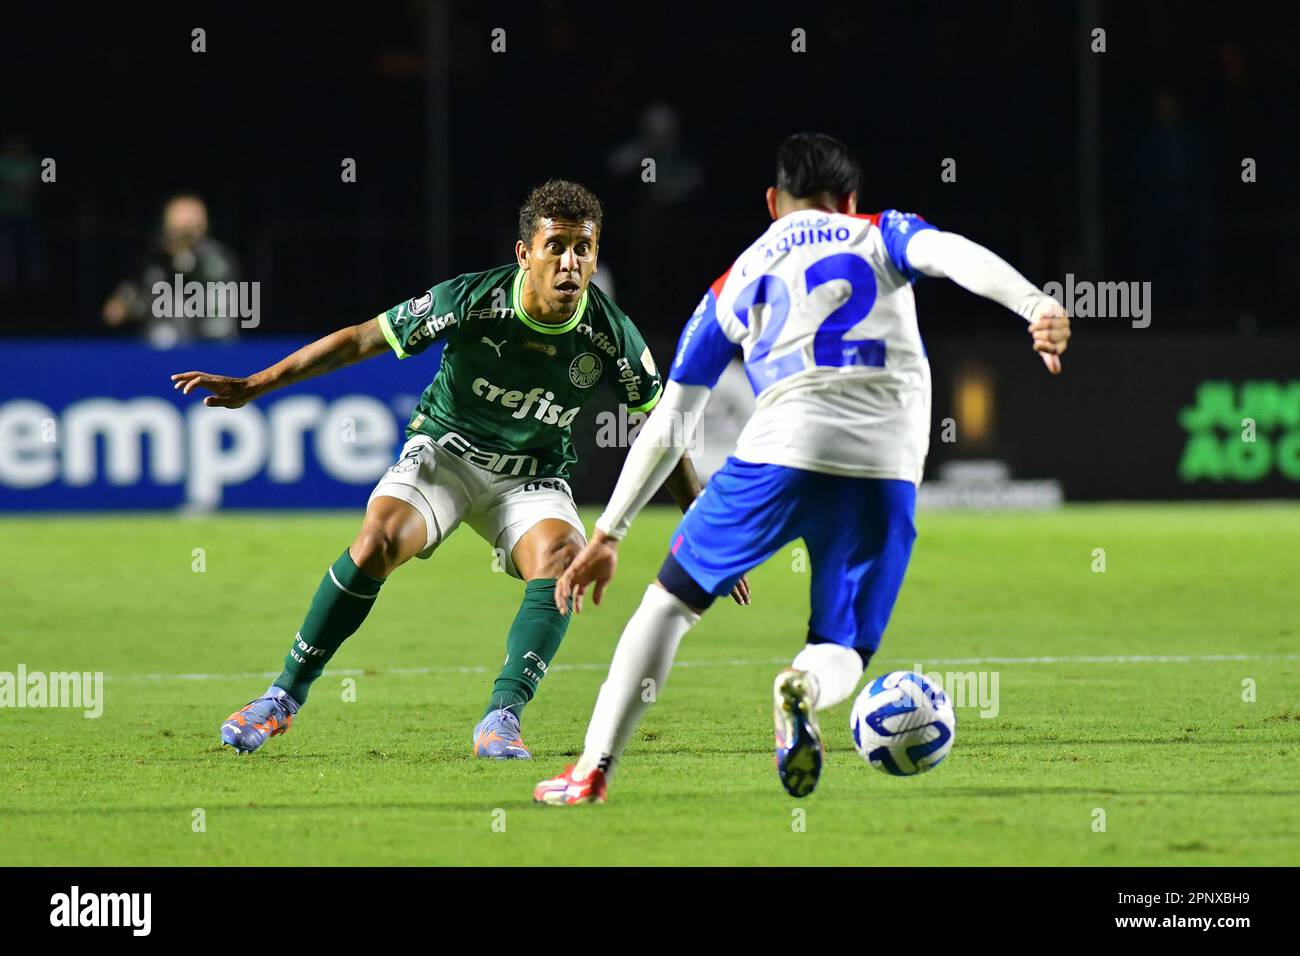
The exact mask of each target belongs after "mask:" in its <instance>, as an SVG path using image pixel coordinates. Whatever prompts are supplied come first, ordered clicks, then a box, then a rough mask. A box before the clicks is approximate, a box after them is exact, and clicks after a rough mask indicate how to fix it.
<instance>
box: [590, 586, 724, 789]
mask: <svg viewBox="0 0 1300 956" xmlns="http://www.w3.org/2000/svg"><path fill="white" fill-rule="evenodd" d="M699 619H700V616H699V615H698V614H696V613H695V612H694V611H692V610H691V609H690V608H688V607H687V606H686V605H685V604H683V603H682V602H681V601H679V600H678V599H677V598H675V597H673V596H672V595H671V594H669V593H668V592H667V591H665V590H664V589H663V588H661V587H659V586H658V585H657V584H652V585H650V586H649V587H648V588H646V591H645V597H644V598H642V599H641V606H640V607H638V608H637V609H636V613H635V614H633V615H632V618H631V620H629V621H628V622H627V627H625V628H623V636H622V637H620V638H619V639H618V647H616V648H615V649H614V659H613V660H612V661H610V664H609V675H608V676H607V677H606V678H605V683H603V684H601V685H600V696H599V697H597V698H596V710H595V711H594V712H593V713H592V715H591V723H590V724H588V725H587V741H586V745H585V746H584V748H583V751H582V757H581V759H579V760H578V763H577V765H576V766H575V767H574V771H573V774H574V776H575V777H577V778H578V779H579V780H581V779H582V778H584V777H586V776H587V775H588V774H589V773H591V771H592V770H594V769H596V768H597V767H603V768H604V769H605V771H606V773H608V772H610V770H611V769H612V767H613V764H614V761H616V760H617V759H618V758H619V756H620V755H621V754H622V753H623V748H624V747H626V746H627V742H628V741H629V740H630V739H631V738H632V731H634V730H635V729H636V725H637V723H638V722H639V721H640V720H641V714H642V712H643V711H644V710H645V708H646V704H648V703H650V702H652V701H655V700H658V699H659V695H660V694H662V693H663V689H664V682H665V681H666V680H667V679H668V671H669V669H671V667H672V666H673V657H674V656H676V654H677V645H678V644H680V643H681V640H682V637H683V635H685V634H686V632H687V631H689V630H690V629H691V627H692V626H693V625H694V624H695V622H696V621H698V620H699ZM647 680H650V681H654V683H653V684H647V683H646V681H647Z"/></svg>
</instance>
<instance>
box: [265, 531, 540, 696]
mask: <svg viewBox="0 0 1300 956" xmlns="http://www.w3.org/2000/svg"><path fill="white" fill-rule="evenodd" d="M383 583H384V582H383V579H382V578H375V577H371V576H370V575H369V574H366V572H364V571H362V570H361V569H360V568H358V567H357V566H356V565H355V564H354V563H353V561H352V555H351V554H349V553H348V551H347V549H346V548H345V549H344V551H343V554H342V555H340V556H339V559H338V560H337V561H335V562H334V564H333V565H331V567H330V569H329V571H327V572H326V573H325V577H323V578H321V582H320V587H318V588H317V589H316V595H315V597H313V598H312V599H311V607H310V608H308V610H307V619H306V620H304V621H303V622H302V629H301V630H300V631H299V632H298V634H297V636H296V637H295V638H294V641H293V646H292V647H290V648H289V653H288V655H287V656H286V657H285V659H284V670H283V671H282V672H281V674H280V676H279V677H277V678H276V679H275V681H274V683H273V684H272V686H274V687H282V688H284V689H285V690H286V691H288V692H289V694H290V696H292V697H293V699H294V700H296V701H297V702H298V703H299V704H304V703H306V702H307V694H308V692H309V691H310V690H311V682H312V681H314V680H315V679H316V678H317V677H320V675H321V672H322V671H323V670H325V665H326V664H327V663H328V662H329V659H330V658H331V657H333V656H334V652H335V651H337V650H338V649H339V647H341V646H342V644H343V642H344V641H346V640H347V639H348V638H349V637H351V636H352V635H353V634H354V633H355V632H356V630H357V628H359V627H360V626H361V622H362V621H364V620H365V619H366V615H367V614H369V613H370V609H371V608H372V607H374V606H375V598H376V597H377V596H378V594H379V588H380V587H381V586H382V585H383ZM552 583H554V582H552Z"/></svg>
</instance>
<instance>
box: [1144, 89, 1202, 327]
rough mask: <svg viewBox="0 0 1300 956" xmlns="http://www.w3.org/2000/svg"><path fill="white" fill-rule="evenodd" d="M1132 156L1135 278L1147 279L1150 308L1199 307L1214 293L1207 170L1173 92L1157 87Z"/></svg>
mask: <svg viewBox="0 0 1300 956" xmlns="http://www.w3.org/2000/svg"><path fill="white" fill-rule="evenodd" d="M1135 158H1136V164H1135V165H1136V169H1135V172H1136V174H1137V183H1136V185H1137V197H1136V204H1135V205H1136V210H1135V211H1136V213H1137V215H1136V216H1135V220H1136V221H1137V222H1139V223H1141V224H1142V226H1141V229H1140V230H1139V231H1138V249H1137V263H1136V265H1137V266H1138V268H1139V270H1140V272H1141V273H1142V275H1141V278H1143V279H1149V280H1150V281H1151V283H1152V286H1153V293H1152V298H1153V299H1154V300H1155V302H1156V303H1157V304H1156V308H1165V309H1173V310H1177V311H1179V312H1186V311H1200V310H1203V309H1205V308H1206V307H1207V306H1208V305H1209V304H1210V301H1211V293H1212V291H1213V285H1212V282H1211V280H1212V278H1213V266H1214V261H1213V259H1214V255H1213V253H1214V250H1213V245H1212V238H1211V233H1210V223H1211V222H1213V220H1214V192H1213V188H1212V185H1213V179H1212V175H1213V172H1212V170H1211V168H1210V156H1209V146H1208V144H1207V142H1206V137H1205V135H1204V134H1203V133H1202V132H1201V129H1200V127H1199V126H1198V125H1197V124H1196V123H1195V122H1194V121H1192V120H1189V119H1188V118H1187V117H1186V116H1185V115H1184V111H1183V101H1182V98H1181V97H1180V96H1178V95H1177V94H1176V93H1174V92H1172V91H1170V90H1158V91H1157V92H1156V93H1155V95H1154V96H1153V97H1152V98H1151V122H1150V125H1149V126H1148V127H1147V129H1146V131H1145V132H1144V133H1143V135H1142V136H1141V138H1140V139H1139V141H1138V147H1137V151H1136V157H1135ZM1197 317H1198V318H1205V315H1204V313H1202V314H1200V315H1198V316H1197Z"/></svg>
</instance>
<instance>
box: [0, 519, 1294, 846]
mask: <svg viewBox="0 0 1300 956" xmlns="http://www.w3.org/2000/svg"><path fill="white" fill-rule="evenodd" d="M585 517H586V519H587V520H588V522H590V520H591V519H592V518H593V517H594V515H593V514H592V513H590V512H589V513H587V514H586V516H585ZM358 520H359V514H347V515H342V514H337V513H331V514H326V515H291V516H279V515H250V514H236V515H222V516H217V517H203V518H183V517H177V516H173V515H157V516H142V517H129V516H124V517H112V518H97V517H68V518H57V519H50V518H41V519H32V520H28V519H5V520H3V521H0V540H2V541H3V548H0V608H2V613H0V671H9V672H14V671H16V669H17V666H18V664H19V663H22V664H25V665H26V667H27V669H28V671H29V672H30V671H67V670H79V671H103V672H104V673H105V674H106V675H107V676H106V680H105V683H104V694H105V702H104V712H103V715H102V717H100V718H98V719H86V718H85V717H83V716H82V714H81V712H80V711H76V710H66V709H7V708H6V709H0V728H2V729H3V734H2V735H0V864H6V865H13V864H61V865H81V864H92V865H105V864H181V865H223V864H259V863H264V862H266V861H268V860H277V861H280V862H284V863H298V864H453V865H458V864H656V865H657V864H706V865H707V864H773V865H776V864H927V865H942V864H957V865H965V864H1084V865H1107V864H1173V865H1178V864H1196V865H1202V864H1208V865H1215V864H1222V865H1241V864H1292V865H1294V864H1297V863H1300V618H1297V614H1296V595H1297V581H1298V580H1300V546H1298V545H1297V542H1300V509H1297V508H1296V507H1294V506H1283V505H1235V506H1234V505H1204V506H1145V505H1144V506H1136V505H1135V506H1096V507H1091V506H1073V507H1069V508H1067V509H1065V510H1063V511H1060V512H1056V513H1040V514H993V515H975V514H922V515H921V516H920V517H919V520H918V525H919V529H920V536H919V538H918V539H917V545H916V550H915V552H914V556H913V561H912V567H911V569H910V572H909V574H908V578H907V581H906V583H905V584H904V587H903V593H902V597H901V599H900V601H899V605H898V607H897V609H896V611H895V614H894V618H893V621H892V623H891V626H890V629H889V632H888V634H887V635H886V637H885V642H884V645H883V647H882V649H881V652H880V654H879V655H878V657H877V659H876V660H875V661H874V662H873V665H872V667H871V668H870V674H871V675H872V676H874V675H877V674H880V673H883V672H885V671H887V670H894V669H900V668H911V667H912V666H913V665H914V664H916V663H920V664H921V665H922V666H923V667H924V668H925V669H926V670H927V671H933V672H938V673H941V674H944V673H948V672H967V671H974V672H980V671H983V672H986V676H988V678H989V679H991V675H992V674H994V673H996V675H997V679H998V701H997V703H998V708H997V710H998V712H997V714H996V716H988V717H983V716H981V708H980V707H979V706H968V707H962V708H959V709H958V730H957V740H956V745H955V747H954V748H953V750H952V753H951V754H950V755H949V757H948V759H947V760H946V761H945V762H944V763H943V764H942V765H940V766H939V767H938V768H937V769H936V770H935V771H934V772H933V773H930V774H927V775H924V776H921V777H916V778H911V779H895V778H891V777H888V776H886V775H884V774H881V773H878V772H876V771H875V770H873V769H871V768H870V767H869V766H867V764H866V763H865V762H864V761H862V759H861V758H860V757H859V756H858V755H857V754H856V753H855V752H854V750H853V747H852V743H851V740H850V736H849V729H848V720H847V714H848V709H849V705H848V704H847V703H845V704H841V705H840V706H838V707H836V708H834V709H833V710H831V711H829V712H827V713H824V714H823V715H822V726H823V730H824V734H825V736H826V738H827V745H828V749H829V753H828V757H827V766H826V770H825V773H824V774H823V777H822V783H821V786H820V787H819V789H818V790H817V792H816V793H814V794H813V795H811V796H810V797H809V798H807V799H805V800H803V801H794V800H791V799H790V798H789V797H788V796H786V795H785V793H784V791H782V790H781V787H780V784H779V783H778V781H777V779H776V775H775V772H774V770H773V764H772V754H771V747H772V738H771V720H770V716H769V711H770V686H771V681H772V677H773V675H774V673H775V672H776V671H777V669H778V668H779V667H780V666H781V664H782V662H785V661H788V660H789V658H790V657H791V655H792V654H794V653H795V651H797V649H798V648H799V647H800V646H801V644H802V638H803V635H804V629H805V620H806V614H807V574H806V573H805V572H803V571H801V570H800V568H801V567H802V564H803V562H802V561H801V560H800V555H799V554H798V553H796V552H795V550H794V548H795V547H798V545H797V544H796V545H794V546H791V547H788V548H786V549H785V550H784V551H782V552H781V553H779V554H778V555H777V556H776V557H774V558H773V559H772V560H771V561H769V562H768V563H767V564H766V565H765V566H763V567H762V568H761V569H759V570H758V571H756V572H755V573H754V574H753V575H752V576H751V580H752V584H753V589H754V604H753V606H752V607H750V608H737V607H735V606H732V605H731V604H729V603H723V602H719V604H717V605H716V606H715V608H714V609H713V610H712V611H710V612H709V613H708V614H707V615H706V616H705V618H704V620H703V621H702V622H701V624H700V626H699V627H697V628H696V629H695V630H694V631H693V632H692V633H691V634H690V635H688V636H687V638H686V640H685V641H684V643H683V645H682V650H681V653H680V655H679V666H678V667H677V669H675V670H674V672H673V675H672V678H671V680H670V681H669V682H668V685H667V687H666V688H665V689H664V690H663V692H662V694H661V702H660V703H659V704H657V705H656V706H654V707H652V708H651V709H650V712H649V713H648V715H647V717H646V719H645V721H644V722H643V724H642V726H641V729H640V730H639V731H638V734H637V736H636V738H635V739H634V741H633V744H632V746H631V747H630V748H629V751H628V754H627V756H626V758H625V760H624V762H623V764H622V765H621V768H620V771H621V772H620V774H619V775H618V776H617V777H616V778H615V780H614V784H613V787H612V789H611V801H610V803H609V804H607V805H606V806H603V807H578V808H572V809H557V808H547V807H536V806H534V805H533V804H532V803H531V790H532V785H533V783H534V782H535V781H536V780H538V779H540V778H541V777H543V776H549V775H551V773H553V772H555V771H558V770H559V769H560V768H561V767H562V766H563V765H564V764H565V763H566V762H571V761H572V759H573V754H575V753H576V751H577V750H578V749H579V748H580V746H581V742H582V737H583V731H584V728H585V726H586V722H587V718H588V716H589V714H590V712H591V707H592V704H593V702H594V700H595V696H596V691H597V688H598V687H599V685H600V682H601V680H602V679H603V677H604V674H605V668H606V665H607V663H608V661H609V657H610V654H611V652H612V650H613V647H614V642H615V639H616V638H617V635H618V633H619V632H620V630H621V628H622V625H623V623H624V622H625V621H626V619H627V617H628V615H629V614H630V613H631V611H632V609H633V607H634V606H635V604H636V603H637V601H638V600H639V598H640V595H641V593H642V590H643V589H644V587H645V584H646V583H647V582H648V581H649V580H650V578H651V576H652V575H653V573H654V571H655V570H656V569H657V567H658V564H659V561H660V559H661V557H662V554H663V551H664V548H665V546H666V543H667V539H668V536H669V533H670V531H671V529H672V527H673V523H674V520H675V519H674V517H673V515H671V514H670V513H669V512H667V511H665V510H652V511H648V512H647V513H646V514H645V515H644V516H643V517H642V518H641V519H640V520H639V522H638V524H637V526H636V527H635V528H634V529H633V532H632V536H631V539H630V540H629V541H628V542H627V544H626V545H625V546H624V549H623V550H624V554H623V558H622V565H621V570H620V575H619V578H618V579H617V580H616V581H615V583H614V586H613V588H612V590H611V591H610V593H609V595H608V596H607V599H606V602H605V604H604V605H603V606H602V607H600V608H589V609H588V610H587V611H586V612H584V613H583V614H582V615H581V616H580V617H579V618H578V619H577V620H576V621H575V622H574V625H573V627H572V628H571V629H570V631H569V636H568V638H567V640H566V643H565V645H564V647H563V648H562V649H561V650H560V653H559V655H558V656H557V658H556V661H555V664H554V666H553V667H552V670H551V673H550V675H549V676H548V677H547V678H546V680H545V681H544V683H543V685H542V688H541V692H540V694H539V696H538V697H537V699H536V700H535V701H534V702H533V704H532V705H531V706H530V707H529V708H528V711H527V713H526V714H525V720H524V731H525V739H526V740H527V742H528V743H529V744H530V746H531V747H532V748H533V750H534V753H535V758H536V759H534V760H533V761H531V762H511V763H488V762H480V761H475V760H474V759H472V758H471V756H470V753H469V736H470V730H471V728H472V727H473V725H474V724H475V722H476V721H477V720H478V718H479V715H480V712H481V709H482V706H483V704H484V701H485V699H486V693H487V690H488V688H489V686H490V684H491V680H492V678H493V676H494V675H495V672H496V668H497V665H499V664H500V662H501V659H502V657H503V654H504V634H505V630H506V628H507V626H508V624H509V621H510V619H511V617H512V616H513V614H514V611H515V607H516V605H517V602H518V598H519V593H520V588H519V584H518V583H517V582H516V581H514V580H512V579H510V578H508V577H506V576H505V575H504V574H494V573H492V570H491V564H492V556H491V554H490V552H489V550H488V548H487V546H486V545H485V544H484V543H483V542H482V541H481V540H479V539H478V538H477V537H475V536H474V534H473V533H472V532H471V531H470V530H469V529H462V530H461V531H460V532H459V533H457V534H456V535H455V536H454V537H453V539H452V540H451V541H450V542H448V543H447V544H446V545H445V546H444V547H443V549H442V550H441V551H440V552H439V553H438V554H436V555H435V556H434V557H433V558H432V559H431V560H429V561H427V562H425V561H421V562H412V564H411V565H410V566H408V567H406V568H403V569H402V570H401V571H399V572H398V573H397V574H396V575H395V576H394V578H393V579H392V580H391V581H390V582H389V584H388V585H387V587H386V588H385V590H384V592H383V594H382V596H381V598H380V600H379V603H378V605H377V607H376V609H375V611H374V613H372V615H371V617H370V619H369V621H368V622H367V624H366V626H365V627H364V629H363V630H362V631H361V632H360V633H359V634H358V635H356V636H355V637H354V638H352V639H351V640H350V641H349V642H348V643H347V645H345V647H344V648H343V650H342V651H341V652H340V653H339V654H338V656H337V657H336V658H335V660H334V662H333V665H332V668H331V670H329V671H327V672H326V675H325V676H324V677H323V678H321V680H320V681H319V682H318V683H317V685H316V687H315V689H314V691H313V694H312V698H311V701H310V703H309V705H308V706H307V708H306V709H305V710H304V711H303V712H302V713H301V714H300V715H299V719H298V721H297V723H296V724H295V725H294V727H293V729H292V730H291V731H290V732H289V733H288V734H287V735H285V736H282V737H277V738H275V739H274V740H272V741H271V742H270V743H269V744H268V745H267V746H266V747H265V748H264V749H263V751H262V752H260V753H258V754H256V755H254V756H252V757H246V758H237V757H236V756H235V755H234V753H233V752H232V751H230V750H228V749H225V750H223V749H222V748H221V746H220V744H219V738H218V726H219V724H220V722H221V720H222V718H224V717H225V716H226V715H227V714H228V713H230V712H231V711H232V710H234V709H235V708H236V707H238V706H239V705H242V704H243V703H244V702H245V701H247V700H248V699H250V698H251V697H254V696H256V695H257V694H258V693H260V692H261V691H262V690H263V688H264V687H265V686H266V685H267V684H268V683H269V680H268V677H269V676H270V675H271V674H273V673H274V672H277V671H278V670H279V665H280V661H281V659H282V658H283V655H284V653H285V651H286V650H287V647H288V643H289V641H290V639H291V638H292V636H293V633H294V630H295V629H296V628H297V626H298V624H299V622H300V620H301V617H302V613H303V611H304V610H305V607H306V604H307V601H308V599H309V597H310V595H311V593H312V591H313V589H314V588H315V586H316V584H317V582H318V581H319V579H320V575H321V574H322V573H323V571H324V569H325V567H326V566H327V565H328V564H329V562H330V561H331V560H333V558H334V557H335V556H337V554H338V553H339V552H340V551H341V550H342V548H343V546H344V545H345V544H346V543H347V542H348V541H349V540H351V537H352V535H353V533H354V531H355V528H356V525H357V522H358ZM1099 548H1100V549H1104V560H1105V571H1104V572H1099V571H1096V570H1094V566H1095V565H1096V563H1097V561H1098V555H1097V554H1096V551H1095V549H1099ZM195 549H202V552H201V559H202V561H204V562H205V563H206V570H203V571H202V572H198V571H196V570H194V566H195V564H196V562H197V561H198V560H200V557H199V556H196V551H195ZM345 678H351V679H352V680H354V681H355V695H356V700H355V701H345V700H344V699H343V697H344V679H345ZM1252 689H1253V694H1252ZM1252 696H1253V700H1252V699H1250V698H1251V697H1252ZM971 703H975V702H974V701H972V702H971ZM985 709H988V708H985ZM200 810H201V811H202V813H201V814H198V813H197V811H200ZM794 811H803V812H802V813H796V812H794ZM1099 811H1101V812H1099ZM1103 812H1104V816H1103ZM196 820H201V821H202V823H203V827H202V828H201V829H202V832H196V827H197V824H196ZM1103 820H1104V831H1101V830H1100V827H1101V824H1102V821H1103Z"/></svg>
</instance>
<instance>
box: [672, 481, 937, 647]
mask: <svg viewBox="0 0 1300 956" xmlns="http://www.w3.org/2000/svg"><path fill="white" fill-rule="evenodd" d="M915 514H916V486H915V485H914V484H912V483H911V482H910V481H900V480H894V479H883V478H848V477H843V476H840V475H827V474H822V473H820V472H815V471H804V470H802V469H799V468H786V467H784V466H782V465H760V464H754V463H752V462H747V461H741V460H740V459H738V458H728V459H727V461H726V464H724V465H723V466H722V467H721V468H720V469H719V470H718V471H717V473H716V474H714V476H713V478H712V479H711V480H710V481H709V484H708V487H707V488H705V490H704V493H703V494H702V495H700V497H699V498H697V499H696V500H695V503H694V504H693V505H692V506H691V508H690V510H689V511H687V512H686V514H685V515H683V516H682V521H681V524H679V525H678V526H677V530H676V531H674V532H673V536H672V540H671V543H670V546H669V547H670V551H671V555H672V559H675V560H676V563H677V564H678V565H679V566H680V568H681V569H682V570H683V571H685V572H686V574H687V575H689V576H690V578H691V580H692V581H694V582H695V584H696V585H698V586H699V587H700V588H701V589H702V590H703V591H704V592H706V593H707V594H709V595H714V596H720V595H723V594H727V593H728V592H730V591H731V589H732V588H733V587H735V585H736V582H737V581H739V580H740V578H741V576H742V575H743V574H745V573H746V572H747V571H750V570H751V569H753V568H755V567H757V566H758V565H760V564H762V563H763V562H764V561H766V560H767V559H768V558H770V557H771V556H772V555H773V554H775V553H776V552H777V551H778V550H780V549H781V548H782V547H784V546H785V545H787V544H789V543H790V542H791V541H794V540H795V539H796V538H803V540H804V543H805V544H806V545H807V548H808V559H809V565H810V568H809V569H810V570H811V572H812V581H811V586H812V594H811V598H812V616H811V618H810V619H809V622H808V629H809V632H810V635H809V636H810V640H814V641H817V640H820V641H827V642H830V643H834V644H841V645H843V646H845V647H851V648H853V649H855V650H857V651H859V652H866V653H867V654H870V653H874V652H875V650H876V648H878V647H879V646H880V638H881V636H882V635H883V634H884V631H885V625H886V624H887V623H888V622H889V614H890V612H891V611H892V610H893V609H894V602H895V600H897V598H898V591H899V588H901V587H902V585H903V574H904V573H905V572H906V571H907V561H908V558H909V557H910V556H911V553H912V541H913V540H914V539H915V538H916V525H915V523H914V520H913V519H914V517H915ZM670 565H671V559H670V561H669V562H668V563H666V564H665V568H668V567H670ZM663 577H664V574H663V573H661V575H660V580H661V583H663V584H664V585H665V586H667V587H668V589H669V590H670V591H675V589H674V588H673V587H672V586H671V585H672V582H670V581H664V580H663ZM678 596H679V597H682V595H678ZM683 600H687V599H686V598H685V597H683ZM687 603H688V604H689V603H691V601H689V600H687Z"/></svg>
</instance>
